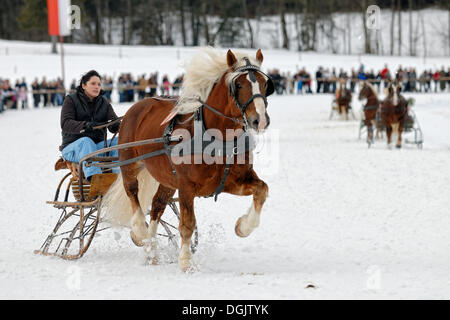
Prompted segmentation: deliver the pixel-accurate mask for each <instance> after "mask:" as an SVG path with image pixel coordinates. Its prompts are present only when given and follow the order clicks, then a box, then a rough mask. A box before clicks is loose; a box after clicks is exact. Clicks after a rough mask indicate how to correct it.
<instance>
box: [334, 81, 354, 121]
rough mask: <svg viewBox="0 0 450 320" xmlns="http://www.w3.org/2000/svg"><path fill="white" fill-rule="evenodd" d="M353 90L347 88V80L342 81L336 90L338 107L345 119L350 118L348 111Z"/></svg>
mask: <svg viewBox="0 0 450 320" xmlns="http://www.w3.org/2000/svg"><path fill="white" fill-rule="evenodd" d="M351 102H352V92H351V91H350V90H349V89H347V86H346V83H345V81H340V84H339V87H338V89H337V90H336V101H335V103H336V108H337V110H338V112H339V114H340V115H341V116H344V118H345V120H348V113H349V110H350V109H351V106H350V104H351Z"/></svg>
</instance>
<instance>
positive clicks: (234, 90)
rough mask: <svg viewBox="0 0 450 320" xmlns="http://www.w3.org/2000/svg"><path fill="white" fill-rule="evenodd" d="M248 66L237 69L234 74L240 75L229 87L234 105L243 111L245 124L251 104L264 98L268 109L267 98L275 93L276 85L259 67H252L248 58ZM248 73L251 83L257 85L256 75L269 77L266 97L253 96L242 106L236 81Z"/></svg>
mask: <svg viewBox="0 0 450 320" xmlns="http://www.w3.org/2000/svg"><path fill="white" fill-rule="evenodd" d="M244 60H245V63H246V65H245V66H242V67H239V68H236V70H234V72H237V73H238V74H237V75H236V76H235V77H234V78H233V79H232V80H231V83H230V86H229V94H230V96H231V97H232V98H233V101H234V103H235V104H236V106H237V107H238V109H239V110H240V111H241V114H242V117H243V119H244V121H245V122H247V118H246V116H245V111H246V110H247V107H248V106H249V105H250V103H252V102H253V100H255V99H256V98H262V99H263V101H264V106H265V108H266V109H267V105H268V103H267V97H268V96H270V95H271V94H272V93H273V92H274V85H273V81H272V79H271V78H270V77H269V76H268V75H267V74H265V73H264V72H263V71H262V70H261V69H260V68H259V67H258V66H255V65H252V64H251V62H250V60H249V59H248V58H244ZM245 72H248V75H249V78H250V81H251V82H253V83H255V82H257V80H256V73H260V74H262V75H264V76H265V77H267V81H266V88H265V89H266V90H265V93H266V95H263V94H261V93H257V94H254V95H252V96H251V97H250V98H249V99H248V100H247V101H246V102H245V103H244V104H241V103H240V102H239V99H238V90H237V88H236V79H237V78H238V77H240V76H241V75H242V73H245Z"/></svg>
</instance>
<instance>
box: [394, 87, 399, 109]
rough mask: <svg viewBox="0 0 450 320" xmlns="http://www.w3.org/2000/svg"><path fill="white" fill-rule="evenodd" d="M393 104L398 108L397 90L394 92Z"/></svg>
mask: <svg viewBox="0 0 450 320" xmlns="http://www.w3.org/2000/svg"><path fill="white" fill-rule="evenodd" d="M393 104H394V106H396V105H397V104H398V94H397V90H395V91H394V99H393Z"/></svg>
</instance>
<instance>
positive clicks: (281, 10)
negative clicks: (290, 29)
mask: <svg viewBox="0 0 450 320" xmlns="http://www.w3.org/2000/svg"><path fill="white" fill-rule="evenodd" d="M285 6H286V3H285V0H278V12H279V14H280V21H281V33H282V35H283V45H282V47H283V48H284V49H289V36H288V33H287V28H286V17H285V12H286V10H285Z"/></svg>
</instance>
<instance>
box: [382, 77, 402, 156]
mask: <svg viewBox="0 0 450 320" xmlns="http://www.w3.org/2000/svg"><path fill="white" fill-rule="evenodd" d="M400 92H401V86H400V85H399V84H397V83H390V84H389V86H388V88H387V95H386V98H385V99H384V100H383V103H382V105H381V119H382V121H383V123H384V125H385V127H386V136H387V143H388V147H390V145H391V136H392V133H393V132H395V131H397V143H396V148H401V147H402V133H403V130H404V128H405V123H406V120H407V117H408V110H409V106H408V101H407V100H406V99H405V97H403V96H402V95H401V94H400Z"/></svg>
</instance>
